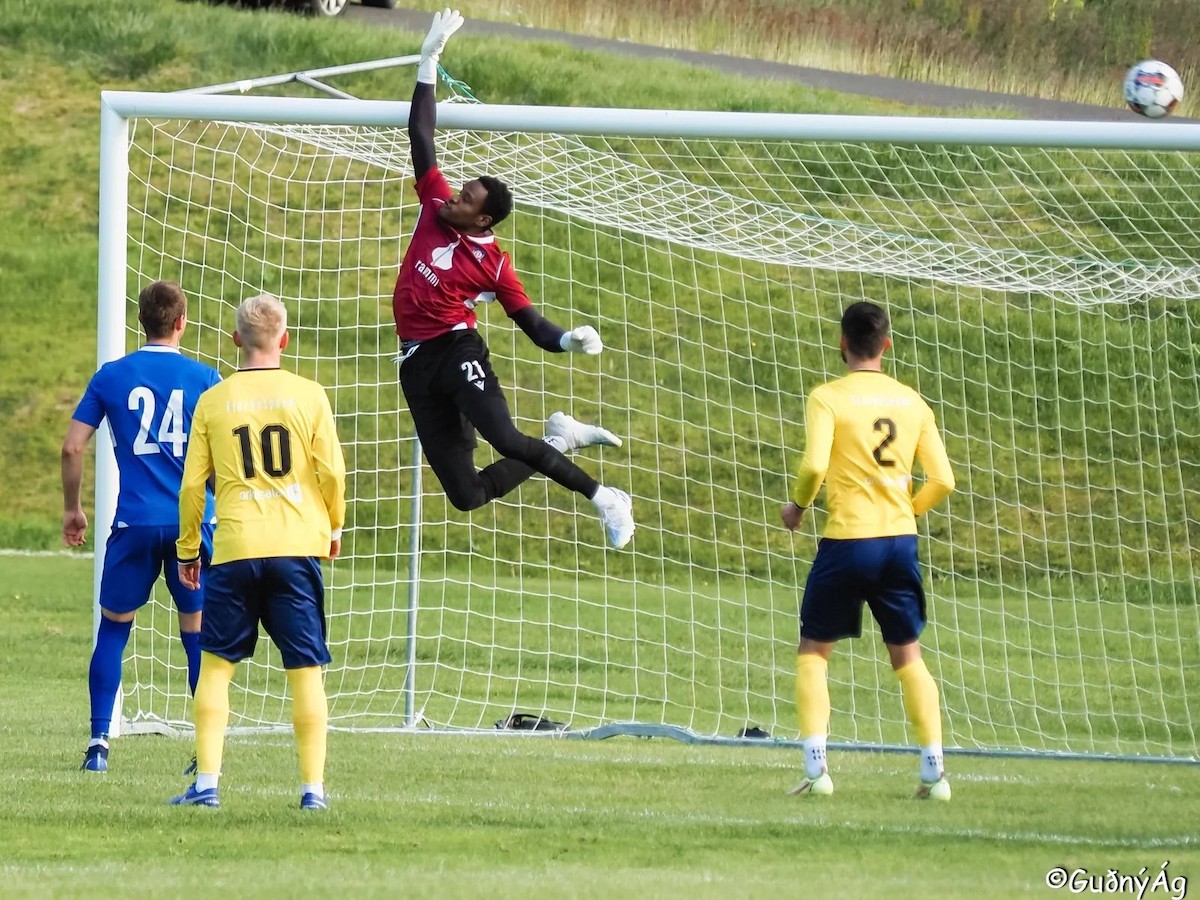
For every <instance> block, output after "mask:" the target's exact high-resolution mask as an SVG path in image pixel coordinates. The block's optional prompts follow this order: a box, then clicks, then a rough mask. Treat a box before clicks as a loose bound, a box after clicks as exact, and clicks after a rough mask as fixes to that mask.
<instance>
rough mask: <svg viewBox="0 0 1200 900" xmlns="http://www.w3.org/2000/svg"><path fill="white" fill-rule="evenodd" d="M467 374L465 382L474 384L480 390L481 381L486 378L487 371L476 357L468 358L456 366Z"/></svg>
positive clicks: (481, 387) (481, 386)
mask: <svg viewBox="0 0 1200 900" xmlns="http://www.w3.org/2000/svg"><path fill="white" fill-rule="evenodd" d="M458 367H459V368H460V369H462V370H463V372H464V373H465V374H466V376H467V382H468V383H470V384H473V385H475V387H477V388H479V389H480V390H481V391H482V390H483V382H484V380H485V379H486V378H487V373H486V372H484V371H483V365H482V364H481V363H480V362H479V360H477V359H469V360H467V361H466V362H464V363H460V364H459V366H458Z"/></svg>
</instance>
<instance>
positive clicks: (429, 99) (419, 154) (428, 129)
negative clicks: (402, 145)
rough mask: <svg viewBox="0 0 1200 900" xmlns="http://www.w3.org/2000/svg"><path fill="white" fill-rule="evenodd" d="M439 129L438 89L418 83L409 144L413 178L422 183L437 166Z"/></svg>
mask: <svg viewBox="0 0 1200 900" xmlns="http://www.w3.org/2000/svg"><path fill="white" fill-rule="evenodd" d="M436 127H437V88H436V87H435V86H434V85H432V84H425V82H423V81H418V82H417V87H416V89H415V90H414V91H413V98H412V108H411V109H410V110H409V112H408V143H409V146H410V147H411V148H412V161H413V177H414V178H416V180H417V181H420V180H421V179H422V178H423V177H424V176H425V173H426V172H428V171H429V170H430V169H432V168H433V167H434V166H435V165H437V151H436V150H435V149H434V146H433V130H434V128H436Z"/></svg>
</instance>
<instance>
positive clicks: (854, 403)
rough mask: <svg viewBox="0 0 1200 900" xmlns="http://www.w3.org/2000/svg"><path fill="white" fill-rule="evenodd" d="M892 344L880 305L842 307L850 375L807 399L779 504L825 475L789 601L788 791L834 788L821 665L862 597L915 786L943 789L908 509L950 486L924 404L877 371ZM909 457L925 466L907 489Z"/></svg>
mask: <svg viewBox="0 0 1200 900" xmlns="http://www.w3.org/2000/svg"><path fill="white" fill-rule="evenodd" d="M891 346H892V339H891V338H890V337H889V336H888V317H887V313H886V312H884V311H883V309H881V308H880V307H878V306H876V305H875V304H874V303H853V304H851V305H850V306H849V307H847V308H846V311H845V312H844V313H843V314H842V338H841V350H842V359H844V360H845V361H846V366H847V368H848V369H849V373H848V374H847V375H846V376H845V377H844V378H839V379H838V380H837V381H831V382H829V383H828V384H824V385H821V386H820V387H818V388H817V389H816V390H814V391H813V392H812V394H811V395H810V396H809V398H808V407H807V412H806V429H807V432H808V433H807V437H806V441H805V443H806V446H805V450H804V459H803V461H802V462H801V463H800V470H799V473H798V474H797V477H796V483H795V487H794V489H793V491H792V502H791V503H788V504H787V505H786V506H784V507H783V523H784V524H785V525H786V526H787V527H788V528H791V529H793V530H795V529H796V528H797V527H798V526H799V525H800V520H801V519H802V518H803V516H804V510H805V509H806V508H807V507H808V506H809V505H810V504H811V503H812V502H813V500H815V499H816V497H817V492H818V491H819V490H820V489H821V483H822V482H823V481H827V482H828V485H829V486H828V488H827V490H826V502H825V505H826V507H827V509H828V510H829V522H828V524H827V525H826V527H825V536H824V538H823V539H822V540H821V543H820V545H819V546H818V548H817V557H816V559H815V560H813V565H812V569H811V570H810V571H809V574H808V583H807V584H806V585H805V587H804V600H803V601H802V603H801V606H800V648H799V651H798V655H797V656H796V708H797V712H798V714H799V718H800V737H801V739H802V740H803V741H804V757H805V770H806V771H805V776H806V777H805V778H804V780H803V781H801V782H800V784H799V785H797V786H796V787H795V788H794V789H793V790H792V791H791V793H793V794H809V793H811V794H832V793H833V781H832V780H831V779H830V777H829V773H828V771H827V769H826V765H825V738H826V734H827V732H828V730H829V684H828V682H827V681H826V675H827V672H828V669H829V657H830V656H831V655H832V653H833V647H834V643H835V642H837V641H839V640H841V639H842V638H848V637H858V636H859V635H860V634H861V633H862V605H863V602H864V601H865V602H866V603H867V605H868V606H869V607H870V608H871V615H873V616H874V617H875V620H876V621H877V622H878V623H879V630H880V631H881V632H882V633H883V642H884V644H885V645H886V646H887V649H888V654H889V655H890V656H891V660H892V668H893V669H895V671H896V677H897V678H898V679H899V680H900V689H901V692H902V693H903V695H904V711H905V713H906V714H907V716H908V719H909V722H910V723H911V724H912V726H913V731H915V732H916V735H917V741H918V743H919V744H920V749H921V773H920V778H921V783H920V786H919V787H918V788H917V796H918V797H919V798H922V799H926V798H932V799H935V800H949V799H950V783H949V782H948V781H947V780H946V776H945V773H944V772H943V769H942V721H941V711H940V708H939V703H938V689H937V683H936V682H935V681H934V680H933V676H932V675H930V674H929V669H927V668H926V667H925V661H924V660H923V659H922V658H921V645H920V643H919V642H918V639H919V637H920V635H921V631H922V629H923V628H924V627H925V590H924V588H923V587H922V585H921V569H920V565H919V563H918V562H917V521H916V517H917V516H919V515H921V514H922V513H924V512H926V511H928V510H929V509H930V508H931V507H933V506H934V505H936V504H937V503H939V502H940V501H941V500H943V499H945V497H946V496H948V495H949V494H950V492H951V491H952V490H954V473H953V471H951V469H950V461H949V460H948V459H947V458H946V448H945V447H944V446H943V444H942V439H941V437H940V436H939V435H938V430H937V425H936V424H935V423H934V419H933V410H931V409H930V408H929V405H928V404H927V403H926V402H925V401H924V400H923V399H921V395H920V394H918V393H917V392H916V391H914V390H913V389H912V388H909V387H906V386H905V385H903V384H900V383H899V382H898V381H896V380H895V379H893V378H890V377H889V376H887V375H885V374H884V373H883V353H884V351H885V350H887V349H888V348H889V347H891ZM914 459H916V460H919V461H920V463H921V467H922V469H923V470H924V472H925V484H924V485H923V486H922V487H921V490H920V491H918V492H917V495H916V496H915V497H914V496H913V495H912V493H911V484H912V469H913V460H914Z"/></svg>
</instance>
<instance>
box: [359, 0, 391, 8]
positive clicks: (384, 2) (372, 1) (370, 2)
mask: <svg viewBox="0 0 1200 900" xmlns="http://www.w3.org/2000/svg"><path fill="white" fill-rule="evenodd" d="M362 5H363V6H374V7H376V8H378V9H395V8H396V0H362Z"/></svg>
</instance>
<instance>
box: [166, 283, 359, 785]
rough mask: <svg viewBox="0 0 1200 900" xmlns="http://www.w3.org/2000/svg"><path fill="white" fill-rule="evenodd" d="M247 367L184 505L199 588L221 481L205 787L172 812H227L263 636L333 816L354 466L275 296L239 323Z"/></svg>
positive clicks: (206, 640)
mask: <svg viewBox="0 0 1200 900" xmlns="http://www.w3.org/2000/svg"><path fill="white" fill-rule="evenodd" d="M233 341H234V343H235V344H237V346H238V347H239V348H240V350H241V368H239V369H238V371H237V372H235V373H234V374H233V375H230V376H229V378H227V379H226V380H225V381H223V382H221V383H220V384H219V385H218V386H217V388H214V389H211V390H208V391H206V392H205V393H204V394H202V395H201V397H200V401H199V403H198V404H197V405H196V412H195V416H194V418H193V419H192V434H191V440H190V441H189V442H188V448H187V459H186V461H185V463H184V470H183V483H182V486H181V488H180V492H179V541H178V543H177V544H176V552H177V554H178V557H179V575H180V580H182V581H183V583H184V584H186V585H188V586H190V587H196V586H198V585H199V582H200V578H201V572H200V558H199V557H200V518H201V513H202V512H203V508H204V485H205V483H206V482H207V481H208V480H209V478H210V477H213V478H215V482H216V487H215V493H216V514H217V530H216V535H215V537H214V540H213V554H212V566H211V568H209V569H208V571H207V572H205V573H204V575H203V577H204V579H205V595H206V600H207V602H206V606H205V616H204V621H203V623H202V624H201V631H200V649H201V659H200V682H199V684H198V685H197V687H196V699H195V708H194V715H195V719H196V782H195V784H193V785H192V786H191V787H189V788H188V789H187V791H186V792H185V793H183V794H181V795H179V796H178V797H175V798H173V799H172V800H171V803H173V804H176V805H180V806H220V800H219V799H218V794H217V779H218V777H219V775H220V772H221V755H222V752H223V750H224V743H225V726H226V724H227V723H228V721H229V683H230V681H231V680H232V678H233V671H234V664H235V663H237V662H238V661H239V660H242V659H245V658H246V657H248V656H252V655H253V654H254V647H255V644H256V643H257V641H258V626H259V623H260V622H261V623H262V626H263V628H264V629H265V630H266V632H267V634H268V635H270V637H271V640H272V641H273V642H274V643H275V645H276V647H278V648H279V654H280V657H281V658H282V660H283V667H284V669H285V670H286V671H287V679H288V684H289V686H290V687H291V691H292V725H293V728H294V729H295V732H296V745H297V749H298V750H299V755H300V781H301V788H300V807H301V809H325V808H326V805H327V804H326V800H325V774H324V772H325V739H326V729H327V720H328V710H327V706H326V699H325V686H324V684H323V683H322V680H321V667H322V666H325V665H327V664H328V663H329V660H330V657H329V648H328V647H327V646H326V643H325V587H324V583H323V580H322V575H321V564H320V561H319V558H320V557H328V558H330V559H332V558H334V557H336V556H337V555H338V553H339V552H340V551H341V546H342V539H341V537H342V525H343V523H344V522H345V518H346V497H345V493H346V464H345V462H344V461H343V458H342V448H341V445H340V444H339V443H338V437H337V431H336V430H335V428H334V421H333V411H332V410H331V409H330V406H329V399H328V397H326V395H325V391H324V389H323V388H322V387H321V386H320V385H319V384H317V383H316V382H315V381H310V380H309V379H307V378H301V377H300V376H299V375H295V374H293V373H291V372H288V371H285V370H283V369H281V368H280V358H281V356H282V353H283V349H284V348H285V347H287V344H288V332H287V312H286V310H285V309H284V307H283V304H282V303H280V302H279V301H278V300H276V299H275V298H274V297H271V296H269V295H263V296H260V297H252V298H250V299H249V300H246V301H245V302H244V303H242V305H241V306H240V307H238V311H237V330H236V331H235V332H234V335H233Z"/></svg>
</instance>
